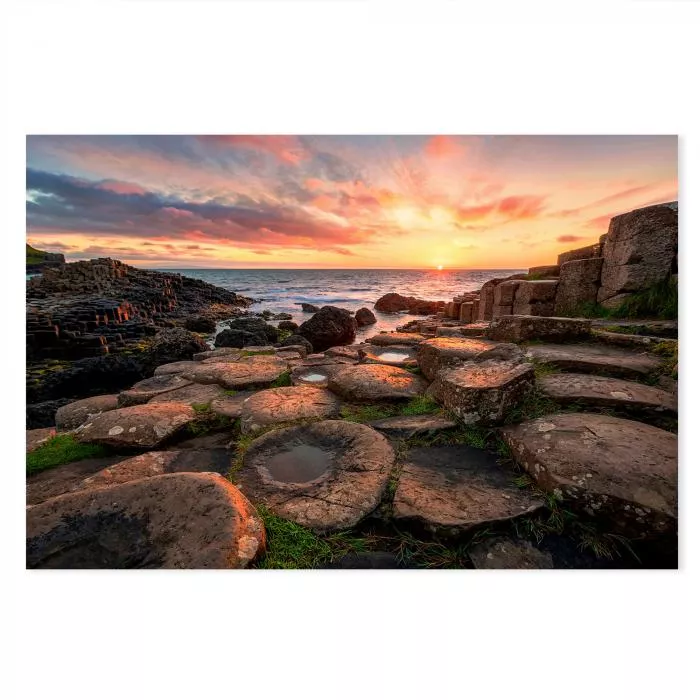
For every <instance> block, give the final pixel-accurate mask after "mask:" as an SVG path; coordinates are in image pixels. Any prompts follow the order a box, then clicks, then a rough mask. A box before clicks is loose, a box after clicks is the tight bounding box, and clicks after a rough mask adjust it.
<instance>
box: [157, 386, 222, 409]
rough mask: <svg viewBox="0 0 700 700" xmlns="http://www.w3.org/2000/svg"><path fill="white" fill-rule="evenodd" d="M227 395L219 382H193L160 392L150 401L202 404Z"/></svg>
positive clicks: (189, 404)
mask: <svg viewBox="0 0 700 700" xmlns="http://www.w3.org/2000/svg"><path fill="white" fill-rule="evenodd" d="M223 396H226V392H225V390H224V389H222V388H221V387H220V386H219V385H218V384H193V383H190V384H188V385H187V386H183V387H182V388H181V389H173V390H172V391H166V392H165V393H163V394H158V396H154V397H153V398H152V399H150V400H149V401H148V403H149V404H154V403H172V402H173V401H174V402H177V403H186V404H187V405H188V406H201V405H203V404H211V402H212V401H214V399H218V398H221V397H223Z"/></svg>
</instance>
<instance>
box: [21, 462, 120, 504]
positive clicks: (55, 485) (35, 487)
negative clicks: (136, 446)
mask: <svg viewBox="0 0 700 700" xmlns="http://www.w3.org/2000/svg"><path fill="white" fill-rule="evenodd" d="M123 459H124V457H96V458H94V459H81V460H80V461H79V462H70V463H69V464H62V465H61V466H60V467H53V468H52V469H46V470H45V471H43V472H39V473H38V474H33V475H32V476H30V477H28V478H27V505H36V504H37V503H41V502H42V501H46V500H47V499H49V498H53V497H54V496H60V495H61V494H62V493H68V491H71V490H72V489H74V488H75V487H76V486H77V485H78V484H79V483H80V482H81V481H82V480H83V479H85V478H87V477H88V476H92V475H93V474H95V473H97V472H99V471H101V470H102V469H104V468H105V467H109V466H111V465H112V464H116V463H117V462H121V461H122V460H123Z"/></svg>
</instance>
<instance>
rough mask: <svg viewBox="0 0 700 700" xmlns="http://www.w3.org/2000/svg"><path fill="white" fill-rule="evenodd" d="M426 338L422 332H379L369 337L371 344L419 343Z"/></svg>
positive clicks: (368, 340)
mask: <svg viewBox="0 0 700 700" xmlns="http://www.w3.org/2000/svg"><path fill="white" fill-rule="evenodd" d="M424 340H425V336H424V335H421V334H420V333H379V334H378V335H373V336H372V337H371V338H368V339H367V342H368V343H369V344H370V345H380V346H384V345H418V344H419V343H422V342H423V341H424Z"/></svg>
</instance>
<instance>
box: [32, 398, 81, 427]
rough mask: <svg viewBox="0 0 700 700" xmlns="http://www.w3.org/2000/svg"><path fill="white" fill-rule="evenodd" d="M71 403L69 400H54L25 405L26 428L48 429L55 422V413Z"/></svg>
mask: <svg viewBox="0 0 700 700" xmlns="http://www.w3.org/2000/svg"><path fill="white" fill-rule="evenodd" d="M69 403H71V399H54V400H53V401H40V402H39V403H29V404H27V418H26V428H27V430H32V429H33V428H50V427H51V426H52V425H53V424H54V423H55V422H56V411H58V409H59V408H61V406H65V405H66V404H69Z"/></svg>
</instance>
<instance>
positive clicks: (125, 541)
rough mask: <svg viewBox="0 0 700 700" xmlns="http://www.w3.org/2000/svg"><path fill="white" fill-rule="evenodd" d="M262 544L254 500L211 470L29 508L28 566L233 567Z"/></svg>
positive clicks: (85, 493)
mask: <svg viewBox="0 0 700 700" xmlns="http://www.w3.org/2000/svg"><path fill="white" fill-rule="evenodd" d="M264 548H265V528H264V526H263V523H262V521H261V520H260V518H259V516H258V514H257V513H256V511H255V509H254V508H253V506H252V505H251V504H250V503H249V502H248V500H247V499H246V498H245V497H244V496H243V495H242V494H241V493H240V491H238V489H236V488H235V487H234V486H233V485H232V484H231V483H230V482H228V481H227V480H226V479H224V478H222V477H220V476H218V475H214V474H164V475H162V476H155V477H153V478H149V479H141V480H138V481H131V482H129V483H125V484H120V485H118V486H113V487H111V488H105V489H96V490H85V491H78V492H76V493H69V494H65V495H63V496H58V497H56V498H51V499H49V500H47V501H45V502H44V503H41V504H39V505H36V506H32V507H31V508H29V509H28V510H27V568H30V569H34V568H56V569H131V568H164V569H171V568H172V569H233V568H244V567H246V566H247V565H248V564H249V563H250V562H251V561H252V560H253V559H254V558H255V556H256V555H257V554H258V553H261V552H262V551H264Z"/></svg>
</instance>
